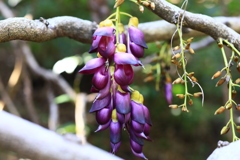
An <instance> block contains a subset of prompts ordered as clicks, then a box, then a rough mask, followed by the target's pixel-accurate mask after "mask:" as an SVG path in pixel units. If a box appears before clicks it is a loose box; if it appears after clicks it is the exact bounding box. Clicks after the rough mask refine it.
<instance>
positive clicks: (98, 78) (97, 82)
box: [92, 66, 110, 90]
mask: <svg viewBox="0 0 240 160" xmlns="http://www.w3.org/2000/svg"><path fill="white" fill-rule="evenodd" d="M108 74H110V72H109V71H108V70H107V71H106V68H105V66H102V67H101V68H100V69H99V70H98V72H96V73H95V74H94V76H93V79H92V84H93V86H94V87H95V88H96V89H98V90H101V89H103V88H104V87H105V86H106V85H107V82H108V76H109V75H108Z"/></svg>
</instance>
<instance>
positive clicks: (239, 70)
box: [237, 62, 240, 73]
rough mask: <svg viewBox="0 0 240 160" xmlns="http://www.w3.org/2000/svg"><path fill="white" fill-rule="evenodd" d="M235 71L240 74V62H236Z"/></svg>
mask: <svg viewBox="0 0 240 160" xmlns="http://www.w3.org/2000/svg"><path fill="white" fill-rule="evenodd" d="M237 70H238V72H239V73H240V62H238V64H237Z"/></svg>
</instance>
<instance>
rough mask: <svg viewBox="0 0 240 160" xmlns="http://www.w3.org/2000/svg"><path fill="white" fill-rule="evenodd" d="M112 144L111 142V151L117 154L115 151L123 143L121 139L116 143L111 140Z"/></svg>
mask: <svg viewBox="0 0 240 160" xmlns="http://www.w3.org/2000/svg"><path fill="white" fill-rule="evenodd" d="M110 144H111V148H112V149H111V153H112V154H115V153H116V152H117V151H118V149H119V147H120V145H121V141H120V142H118V143H116V144H114V143H112V142H110Z"/></svg>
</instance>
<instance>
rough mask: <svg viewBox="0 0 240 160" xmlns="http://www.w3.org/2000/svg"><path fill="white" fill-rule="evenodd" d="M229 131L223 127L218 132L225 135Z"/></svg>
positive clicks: (228, 128)
mask: <svg viewBox="0 0 240 160" xmlns="http://www.w3.org/2000/svg"><path fill="white" fill-rule="evenodd" d="M229 130H230V127H228V126H224V127H223V128H222V130H221V132H220V134H221V135H223V134H226V133H227V132H228V131H229Z"/></svg>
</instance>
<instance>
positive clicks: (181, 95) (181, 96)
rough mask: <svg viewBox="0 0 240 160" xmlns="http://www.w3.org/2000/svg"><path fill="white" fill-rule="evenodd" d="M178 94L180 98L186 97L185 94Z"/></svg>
mask: <svg viewBox="0 0 240 160" xmlns="http://www.w3.org/2000/svg"><path fill="white" fill-rule="evenodd" d="M176 96H177V97H178V98H180V99H183V98H184V97H185V95H184V94H176Z"/></svg>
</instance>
